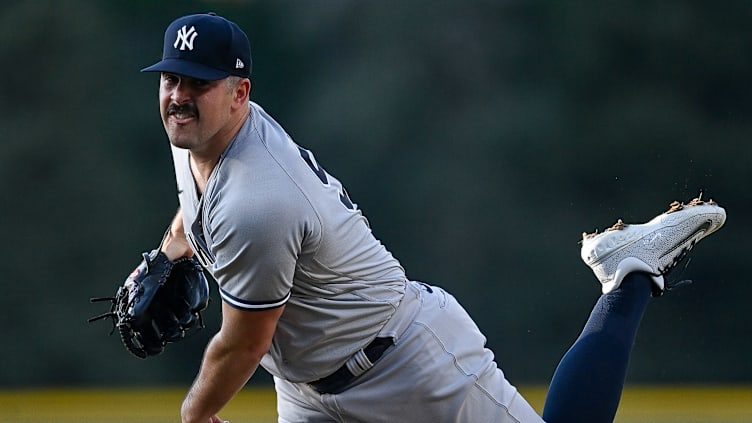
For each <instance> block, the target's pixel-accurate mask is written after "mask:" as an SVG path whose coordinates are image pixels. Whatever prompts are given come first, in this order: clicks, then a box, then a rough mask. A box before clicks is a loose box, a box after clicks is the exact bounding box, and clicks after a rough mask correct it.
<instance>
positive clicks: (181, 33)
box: [172, 25, 198, 51]
mask: <svg viewBox="0 0 752 423" xmlns="http://www.w3.org/2000/svg"><path fill="white" fill-rule="evenodd" d="M197 35H198V32H197V31H196V28H194V27H191V29H186V28H185V25H183V27H182V28H180V29H178V37H177V38H176V39H175V44H173V45H172V46H173V47H175V48H178V43H181V42H182V44H180V50H185V49H186V48H188V50H191V51H193V40H195V39H196V36H197Z"/></svg>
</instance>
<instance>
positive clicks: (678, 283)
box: [653, 257, 693, 297]
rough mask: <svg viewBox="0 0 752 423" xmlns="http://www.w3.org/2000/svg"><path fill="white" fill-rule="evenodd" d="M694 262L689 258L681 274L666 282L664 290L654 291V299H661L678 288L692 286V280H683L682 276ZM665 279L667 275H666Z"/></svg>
mask: <svg viewBox="0 0 752 423" xmlns="http://www.w3.org/2000/svg"><path fill="white" fill-rule="evenodd" d="M691 261H692V258H691V257H688V258H687V260H686V261H685V263H684V266H683V267H682V269H681V272H679V274H677V275H674V277H673V278H671V280H665V282H664V287H663V290H660V289H654V290H653V297H660V296H661V295H663V294H665V293H666V292H668V291H675V290H676V289H678V288H681V287H684V286H687V285H691V284H692V283H693V282H692V280H691V279H682V275H683V274H684V272H685V271H686V270H687V267H689V263H690V262H691ZM664 278H665V275H664Z"/></svg>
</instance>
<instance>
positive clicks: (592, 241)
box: [581, 197, 726, 295]
mask: <svg viewBox="0 0 752 423" xmlns="http://www.w3.org/2000/svg"><path fill="white" fill-rule="evenodd" d="M725 221H726V211H725V210H724V209H723V208H722V207H720V206H718V205H717V204H716V203H715V202H714V201H713V200H709V201H703V200H701V199H700V198H699V197H698V198H695V199H693V200H692V201H690V202H689V203H688V204H683V203H680V202H678V201H674V202H673V203H671V206H670V208H669V210H668V211H666V212H665V213H662V214H660V215H658V216H656V217H655V218H654V219H653V220H651V221H649V222H647V223H644V224H634V225H630V224H625V223H624V222H622V221H621V219H620V220H619V221H617V222H616V224H615V225H613V226H612V227H610V228H608V229H606V230H605V231H604V232H602V233H598V232H597V231H596V232H595V233H591V234H587V233H583V234H582V251H581V255H582V260H584V261H585V264H587V265H588V266H590V268H591V269H593V272H594V273H595V276H596V277H597V278H598V280H600V281H601V284H602V291H603V293H604V294H607V293H609V292H611V291H613V290H614V289H616V288H618V287H619V285H620V284H621V282H622V280H624V277H625V276H626V275H627V274H628V273H631V272H645V273H648V274H650V275H651V276H652V278H653V282H654V283H655V287H654V288H655V289H654V295H661V294H662V293H663V292H664V291H665V290H666V288H667V287H666V285H665V282H664V275H666V274H668V273H669V272H670V271H671V269H673V268H674V267H676V265H677V264H678V263H679V262H680V261H681V260H682V259H683V258H684V257H685V256H686V255H687V253H688V252H689V251H690V250H691V249H692V247H694V246H695V244H696V243H697V242H698V241H700V240H701V239H703V238H705V237H706V236H708V235H710V234H712V233H713V232H715V231H717V230H718V229H720V227H721V226H723V223H724V222H725Z"/></svg>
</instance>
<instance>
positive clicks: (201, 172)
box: [190, 106, 250, 194]
mask: <svg viewBox="0 0 752 423" xmlns="http://www.w3.org/2000/svg"><path fill="white" fill-rule="evenodd" d="M249 113H250V106H248V108H247V109H246V110H245V111H244V112H243V113H238V118H237V119H235V120H234V121H233V123H232V124H231V125H228V126H227V128H226V130H224V131H221V133H218V134H217V135H216V138H217V142H213V143H210V144H209V147H207V148H205V149H201V150H193V149H192V150H191V154H190V157H191V170H192V171H193V179H195V180H196V186H197V187H198V189H199V192H200V193H201V194H203V193H204V189H205V188H206V184H207V182H208V181H209V177H210V176H211V174H212V172H213V171H214V168H215V167H216V166H217V163H219V159H220V157H222V153H223V152H224V151H225V149H227V146H228V145H230V142H232V140H233V139H235V136H236V135H237V134H238V132H240V128H242V127H243V124H244V123H245V121H246V119H247V118H248V115H249Z"/></svg>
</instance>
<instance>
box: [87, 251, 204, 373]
mask: <svg viewBox="0 0 752 423" xmlns="http://www.w3.org/2000/svg"><path fill="white" fill-rule="evenodd" d="M142 256H143V261H142V262H141V264H139V266H138V267H136V269H135V270H134V271H133V272H132V273H131V274H130V276H128V278H127V279H126V280H125V282H124V283H123V285H122V286H120V287H119V288H118V289H117V292H116V293H115V296H114V297H102V298H92V299H91V302H99V301H111V302H112V307H111V308H110V311H109V312H107V313H104V314H101V315H99V316H96V317H92V318H91V319H89V322H90V323H91V322H93V321H96V320H100V319H106V318H111V319H112V322H113V329H112V332H114V331H115V329H117V331H118V332H119V333H120V338H121V339H122V340H123V344H124V345H125V348H126V349H127V350H128V351H130V352H131V353H132V354H133V355H135V356H136V357H139V358H146V357H148V356H152V355H157V354H159V353H161V352H162V351H163V350H164V348H165V346H166V345H167V343H169V342H177V341H180V340H181V339H183V338H185V336H186V334H187V333H188V332H190V331H191V330H194V329H200V328H203V327H204V324H203V320H202V318H201V311H202V310H204V309H205V308H206V306H207V305H208V304H209V283H208V282H207V280H206V276H205V275H204V272H203V268H202V267H201V265H200V264H199V263H198V261H197V260H195V259H193V258H189V257H182V258H180V259H177V260H175V261H174V262H172V261H170V260H169V259H168V258H167V256H165V255H164V253H162V252H160V251H158V250H153V251H152V252H151V253H143V254H142ZM112 332H110V334H112Z"/></svg>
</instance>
